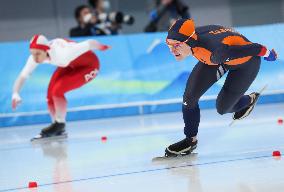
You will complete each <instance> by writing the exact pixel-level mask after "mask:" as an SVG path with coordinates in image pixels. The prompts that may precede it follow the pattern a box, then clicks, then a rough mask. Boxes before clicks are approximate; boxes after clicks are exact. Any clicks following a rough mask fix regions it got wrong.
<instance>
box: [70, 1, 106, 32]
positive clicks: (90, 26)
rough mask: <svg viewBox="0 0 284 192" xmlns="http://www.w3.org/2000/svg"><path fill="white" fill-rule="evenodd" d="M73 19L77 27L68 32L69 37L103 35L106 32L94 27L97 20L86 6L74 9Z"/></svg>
mask: <svg viewBox="0 0 284 192" xmlns="http://www.w3.org/2000/svg"><path fill="white" fill-rule="evenodd" d="M75 19H76V20H77V22H78V26H77V27H75V28H72V29H71V30H70V36H71V37H81V36H94V35H105V34H106V32H105V31H103V30H102V29H100V28H98V27H97V26H96V23H97V18H96V16H94V15H93V14H92V10H91V8H90V7H89V6H87V5H81V6H78V7H77V8H76V9H75Z"/></svg>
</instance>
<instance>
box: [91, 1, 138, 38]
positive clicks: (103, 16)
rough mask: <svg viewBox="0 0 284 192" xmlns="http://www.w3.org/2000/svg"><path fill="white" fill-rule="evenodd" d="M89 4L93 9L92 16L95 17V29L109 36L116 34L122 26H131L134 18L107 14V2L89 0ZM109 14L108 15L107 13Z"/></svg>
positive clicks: (116, 13) (108, 7) (115, 13)
mask: <svg viewBox="0 0 284 192" xmlns="http://www.w3.org/2000/svg"><path fill="white" fill-rule="evenodd" d="M89 4H90V5H91V6H92V7H93V9H94V10H93V11H94V14H95V15H96V17H97V23H96V25H97V27H98V28H100V29H102V30H104V29H107V30H106V31H109V33H110V34H118V33H120V30H121V28H122V24H127V25H132V24H133V23H134V17H133V16H131V15H127V14H123V13H122V12H109V10H110V3H109V1H108V0H89ZM108 12H109V13H108Z"/></svg>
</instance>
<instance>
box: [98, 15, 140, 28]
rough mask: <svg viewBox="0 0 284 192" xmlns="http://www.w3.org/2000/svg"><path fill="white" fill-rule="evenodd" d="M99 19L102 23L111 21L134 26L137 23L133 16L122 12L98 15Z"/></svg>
mask: <svg viewBox="0 0 284 192" xmlns="http://www.w3.org/2000/svg"><path fill="white" fill-rule="evenodd" d="M97 18H98V21H99V22H101V23H103V22H107V21H109V22H113V23H117V24H127V25H132V24H133V23H134V21H135V19H134V17H133V16H132V15H127V14H123V13H122V12H111V13H101V14H98V15H97Z"/></svg>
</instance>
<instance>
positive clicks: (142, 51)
mask: <svg viewBox="0 0 284 192" xmlns="http://www.w3.org/2000/svg"><path fill="white" fill-rule="evenodd" d="M237 30H238V31H239V32H241V33H242V34H244V35H246V36H247V37H248V38H249V39H250V40H251V41H253V42H257V43H261V44H263V45H266V46H267V47H268V48H275V50H277V52H278V55H279V59H278V61H277V62H266V61H264V60H262V66H261V70H260V72H259V75H258V78H257V79H256V81H255V82H254V83H253V85H252V86H251V88H250V90H249V91H257V90H259V89H261V88H262V87H263V86H264V85H266V84H268V88H267V90H266V91H265V93H264V95H263V96H262V97H261V99H260V102H259V103H276V102H283V101H284V56H283V53H284V52H283V50H284V45H283V40H284V33H283V31H284V24H275V25H265V26H254V27H244V28H238V29H237ZM165 37H166V33H155V34H134V35H121V36H112V37H97V39H98V40H99V41H101V42H103V43H105V44H108V45H110V46H112V49H111V50H110V51H107V52H96V54H97V55H98V56H99V58H100V61H101V71H100V73H99V75H98V77H97V78H96V79H95V80H93V81H92V82H90V83H89V84H87V85H85V86H84V87H81V88H80V89H78V90H75V91H72V92H70V93H68V94H67V95H66V97H67V99H68V116H67V119H68V120H69V121H70V120H85V119H96V118H107V117H118V116H130V115H143V114H153V113H163V112H176V111H180V110H181V102H182V95H183V90H184V87H185V84H186V80H187V78H188V75H189V74H190V72H191V70H192V68H193V66H194V65H195V63H196V62H197V61H196V60H195V59H194V58H188V59H187V60H185V61H182V62H176V61H175V60H174V58H173V57H172V56H171V54H170V52H169V50H168V48H167V46H166V44H165ZM74 40H76V41H83V40H84V38H79V39H74ZM28 56H29V50H28V41H24V42H7V43H1V44H0V63H1V65H0V70H1V76H0V84H1V86H0V92H1V94H0V103H1V108H0V127H7V126H16V125H17V126H19V125H28V124H37V123H48V122H50V118H49V115H48V112H47V106H46V91H47V86H48V83H49V79H50V77H51V75H52V73H53V71H54V70H55V67H54V66H51V65H46V64H42V65H40V66H39V67H38V68H37V69H36V71H35V72H34V73H33V75H32V76H31V77H30V78H29V79H28V80H27V82H26V83H25V85H24V87H23V89H22V91H21V93H20V94H21V96H22V98H23V103H22V104H21V105H20V106H19V108H18V109H17V111H12V109H11V94H12V87H13V83H14V81H15V79H16V77H17V75H18V74H19V72H20V71H21V69H22V67H23V66H24V64H25V62H26V59H27V57H28ZM224 80H225V77H223V78H221V79H220V80H219V81H218V82H217V83H216V84H215V85H214V86H212V87H211V88H210V89H209V90H208V91H207V92H206V94H205V95H204V96H203V97H202V99H201V101H200V105H201V108H214V107H215V98H216V96H217V95H218V92H219V91H220V89H221V87H222V85H223V83H224Z"/></svg>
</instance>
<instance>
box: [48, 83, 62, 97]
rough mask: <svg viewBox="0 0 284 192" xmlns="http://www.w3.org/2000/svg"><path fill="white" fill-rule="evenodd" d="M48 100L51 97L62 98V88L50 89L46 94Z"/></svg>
mask: <svg viewBox="0 0 284 192" xmlns="http://www.w3.org/2000/svg"><path fill="white" fill-rule="evenodd" d="M47 95H48V96H47V97H48V98H53V97H62V96H64V91H63V89H62V86H54V87H52V88H51V89H50V90H49V91H48V94H47Z"/></svg>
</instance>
